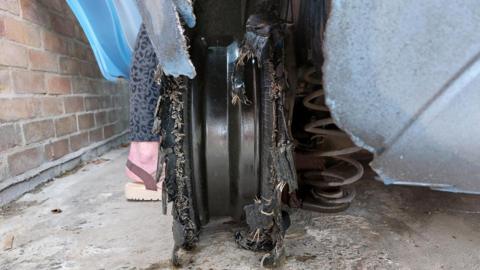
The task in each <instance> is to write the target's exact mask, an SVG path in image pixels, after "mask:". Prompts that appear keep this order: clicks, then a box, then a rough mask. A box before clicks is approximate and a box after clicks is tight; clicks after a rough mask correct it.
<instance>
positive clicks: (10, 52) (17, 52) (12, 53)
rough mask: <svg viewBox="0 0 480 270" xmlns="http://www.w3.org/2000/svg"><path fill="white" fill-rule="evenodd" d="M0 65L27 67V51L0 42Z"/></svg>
mask: <svg viewBox="0 0 480 270" xmlns="http://www.w3.org/2000/svg"><path fill="white" fill-rule="evenodd" d="M0 52H2V53H0V65H4V66H12V67H25V68H26V67H27V66H28V56H27V49H25V48H24V47H23V46H20V45H17V44H13V43H10V42H7V41H3V40H1V41H0Z"/></svg>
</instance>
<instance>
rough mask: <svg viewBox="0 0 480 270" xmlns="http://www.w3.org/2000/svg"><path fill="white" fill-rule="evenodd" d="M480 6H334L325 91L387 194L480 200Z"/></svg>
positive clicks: (365, 2) (362, 2) (442, 2)
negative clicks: (407, 191) (417, 191)
mask: <svg viewBox="0 0 480 270" xmlns="http://www.w3.org/2000/svg"><path fill="white" fill-rule="evenodd" d="M479 14H480V2H479V1H476V0H465V1H455V2H454V1H448V0H435V1H434V0H430V1H414V0H407V1H375V0H357V1H333V2H332V11H331V15H330V18H329V21H328V24H327V29H326V33H325V40H326V43H325V45H324V53H325V57H326V62H325V65H324V83H325V90H326V95H327V104H328V106H329V107H330V109H331V111H332V115H333V117H334V118H335V120H336V122H337V124H338V125H339V126H340V127H341V128H342V129H344V130H345V131H346V132H348V133H349V134H350V136H351V137H352V139H353V140H354V141H355V142H356V144H357V145H359V146H361V147H364V148H366V149H368V150H370V151H371V152H373V153H374V154H375V159H374V161H373V162H372V163H371V166H372V167H373V168H374V170H375V171H376V172H377V173H378V174H379V175H380V177H381V179H382V180H383V181H384V182H385V183H387V184H405V185H420V186H428V187H431V188H435V189H440V190H446V191H456V192H468V193H480V162H479V161H480V142H479V141H478V138H479V137H480V125H479V124H478V123H480V109H479V108H480V91H479V89H478V88H479V85H480V54H479V53H480V31H478V29H480V16H479Z"/></svg>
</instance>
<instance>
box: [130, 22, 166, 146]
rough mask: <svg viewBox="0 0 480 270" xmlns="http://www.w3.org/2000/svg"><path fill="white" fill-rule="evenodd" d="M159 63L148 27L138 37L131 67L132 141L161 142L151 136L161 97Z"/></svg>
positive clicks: (157, 137) (141, 30)
mask: <svg viewBox="0 0 480 270" xmlns="http://www.w3.org/2000/svg"><path fill="white" fill-rule="evenodd" d="M157 64H158V61H157V57H156V56H155V51H154V49H153V47H152V44H151V42H150V40H149V38H148V34H147V32H146V30H145V26H144V25H142V26H141V27H140V32H139V33H138V36H137V41H136V45H135V52H134V55H133V62H132V67H131V69H130V82H129V88H130V135H129V138H130V140H131V141H136V142H144V141H158V140H159V136H158V135H156V134H153V133H152V127H153V122H154V111H155V107H156V105H157V101H158V98H159V96H160V87H159V86H158V84H157V83H155V81H154V78H155V70H156V67H157Z"/></svg>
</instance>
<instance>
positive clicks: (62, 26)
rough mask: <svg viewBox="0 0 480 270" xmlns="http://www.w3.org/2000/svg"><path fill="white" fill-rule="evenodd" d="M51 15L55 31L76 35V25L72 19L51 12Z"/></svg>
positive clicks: (71, 35)
mask: <svg viewBox="0 0 480 270" xmlns="http://www.w3.org/2000/svg"><path fill="white" fill-rule="evenodd" d="M50 17H51V22H52V29H53V31H55V32H57V33H59V34H62V35H65V36H68V37H74V36H75V27H74V24H73V21H72V20H70V19H68V18H65V17H64V16H59V15H56V14H51V15H50Z"/></svg>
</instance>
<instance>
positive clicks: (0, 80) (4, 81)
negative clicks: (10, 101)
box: [0, 69, 12, 94]
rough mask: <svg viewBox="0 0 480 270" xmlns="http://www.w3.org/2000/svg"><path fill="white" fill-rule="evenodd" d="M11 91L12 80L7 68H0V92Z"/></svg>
mask: <svg viewBox="0 0 480 270" xmlns="http://www.w3.org/2000/svg"><path fill="white" fill-rule="evenodd" d="M10 92H12V80H11V79H10V71H9V70H8V69H2V70H0V94H2V93H10Z"/></svg>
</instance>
